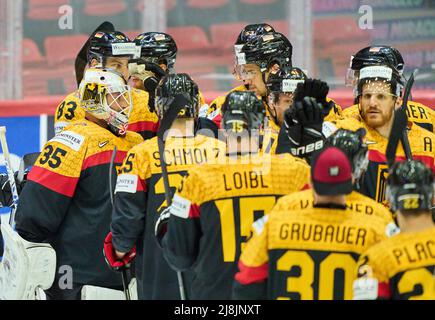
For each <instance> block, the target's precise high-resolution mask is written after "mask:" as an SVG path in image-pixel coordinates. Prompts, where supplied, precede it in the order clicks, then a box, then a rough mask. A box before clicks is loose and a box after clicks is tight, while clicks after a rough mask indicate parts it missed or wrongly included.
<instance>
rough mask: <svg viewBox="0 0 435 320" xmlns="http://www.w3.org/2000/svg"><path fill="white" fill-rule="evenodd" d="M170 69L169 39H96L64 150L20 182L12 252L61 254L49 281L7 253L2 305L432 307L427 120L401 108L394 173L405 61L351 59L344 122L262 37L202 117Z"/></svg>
mask: <svg viewBox="0 0 435 320" xmlns="http://www.w3.org/2000/svg"><path fill="white" fill-rule="evenodd" d="M176 54H177V46H176V43H175V41H174V40H173V38H172V37H171V36H170V35H168V34H165V33H161V32H146V33H142V34H140V35H138V36H137V37H136V38H135V39H134V40H130V39H128V37H127V36H125V35H124V34H123V33H122V32H119V31H113V30H98V31H96V32H94V33H93V34H92V35H91V37H90V39H89V41H88V47H87V64H86V67H85V68H84V70H82V74H83V76H82V79H78V80H79V83H78V85H79V87H78V90H77V91H75V92H73V93H71V94H70V95H68V96H67V97H66V98H65V99H64V100H63V101H62V102H61V103H60V104H59V106H58V107H57V110H56V113H55V132H56V135H55V137H54V138H53V139H51V140H50V141H48V142H47V143H46V144H45V146H44V147H43V150H42V151H41V153H40V155H39V157H38V158H37V159H36V161H35V163H34V164H33V166H32V167H31V169H30V171H29V172H28V174H27V176H26V179H25V180H23V181H22V182H21V181H18V184H19V191H20V194H19V201H18V207H17V210H16V214H15V221H14V223H15V230H16V233H17V234H16V239H18V240H16V241H18V242H19V241H22V242H23V243H24V244H26V245H24V246H23V247H25V248H30V249H26V250H31V248H32V246H29V243H31V244H33V247H38V246H37V245H35V244H42V243H43V244H44V245H43V246H42V245H41V246H40V247H39V250H41V253H40V254H38V255H39V256H40V257H43V256H47V257H49V256H50V255H49V254H48V253H47V252H49V250H51V251H53V249H54V251H55V258H53V257H52V256H51V257H52V258H47V259H46V260H44V263H45V265H44V266H45V269H44V270H52V274H53V276H52V277H51V278H50V281H48V282H47V281H46V279H47V274H48V273H49V272H48V271H47V272H45V273H44V274H42V272H41V274H38V273H36V272H34V270H37V268H36V267H35V266H36V265H37V264H38V263H42V262H41V261H39V262H34V263H33V264H32V262H30V263H29V264H28V266H29V269H27V270H24V271H23V270H22V269H23V268H21V269H20V268H18V267H17V266H15V268H16V269H20V270H21V274H15V275H13V273H14V272H16V269H15V271H14V261H13V259H12V258H11V257H12V256H13V251H14V248H13V246H12V245H11V244H9V245H10V246H11V247H9V248H8V242H6V243H5V254H4V257H3V262H2V266H0V291H3V292H1V293H0V296H3V297H12V298H15V299H16V298H27V299H35V297H37V296H39V294H38V290H36V288H37V287H38V286H39V287H40V288H42V289H44V291H45V295H46V297H47V299H112V298H114V297H121V298H123V292H122V291H125V292H126V291H128V292H130V294H131V295H132V297H137V298H138V299H144V300H151V299H221V300H224V299H255V300H257V299H308V300H312V299H314V300H325V299H326V300H330V299H334V300H341V299H435V222H434V220H433V219H434V218H433V206H434V199H435V198H434V186H435V185H434V170H435V162H434V161H435V160H434V159H435V135H434V132H435V111H434V110H432V109H431V108H429V107H427V106H424V105H422V104H420V103H418V102H415V101H411V99H409V100H408V101H407V103H406V105H404V108H405V109H406V115H407V125H406V128H402V129H403V134H401V139H400V142H399V143H398V146H397V150H396V152H395V154H394V156H393V159H392V161H390V159H389V157H388V156H387V155H386V150H387V146H388V145H389V143H391V141H392V136H393V134H394V131H395V130H402V129H398V128H395V127H393V122H394V119H395V115H396V114H398V112H399V111H400V110H402V111H403V109H402V103H403V100H404V99H402V98H403V92H404V88H405V86H406V83H407V80H406V78H405V76H404V74H403V70H404V61H403V58H402V56H401V54H400V52H399V51H398V50H397V49H395V48H393V47H390V46H369V47H365V48H362V49H361V50H360V51H358V52H357V53H355V55H353V56H352V57H351V58H350V66H349V70H348V72H347V74H346V75H345V78H346V84H347V85H349V86H352V87H353V90H354V98H355V102H354V103H355V104H354V105H353V106H348V107H347V108H345V109H342V108H341V107H340V106H339V105H338V104H337V103H335V102H334V101H333V100H332V99H330V98H329V97H328V92H329V87H328V85H327V83H325V82H324V81H321V80H319V79H312V78H308V77H307V75H306V74H305V73H304V72H303V71H302V69H301V68H297V67H295V66H293V65H292V45H291V43H290V42H289V40H288V39H287V38H286V37H285V36H284V35H283V34H281V33H279V32H275V30H274V28H273V26H270V25H268V24H264V23H261V24H251V25H247V26H246V27H245V28H244V29H243V30H242V31H241V32H240V34H239V36H238V38H237V40H236V43H235V45H234V72H233V74H234V77H235V78H236V79H237V80H238V81H240V86H238V87H236V88H234V89H232V90H231V91H230V92H228V94H227V95H225V96H220V97H217V98H216V99H215V100H213V101H212V102H211V103H210V105H208V104H206V103H205V102H204V98H203V96H202V94H201V92H200V91H199V88H198V86H197V84H196V83H195V82H194V80H192V78H191V77H190V76H189V75H188V74H186V73H176V72H175V69H174V68H175V62H176ZM76 72H77V70H76ZM405 100H406V99H405ZM395 110H397V111H395ZM408 144H409V149H410V150H411V155H410V154H409V152H406V149H407V148H406V146H407V145H408ZM1 179H2V181H1V187H2V190H1V192H0V202H1V203H2V204H3V205H10V204H11V190H10V188H8V185H9V184H8V183H7V177H6V176H2V177H1ZM4 227H5V226H4V225H3V226H2V230H5V229H4ZM33 250H34V249H33ZM44 250H46V251H44ZM47 250H48V251H47ZM26 252H27V253H26ZM28 252H30V251H25V252H24V253H23V254H24V255H26V254H28V255H29V257H30V256H31V255H30V253H28ZM32 256H33V257H34V256H35V254H33V255H32ZM31 259H32V258H31V257H30V258H29V261H30V260H31ZM39 260H43V259H39ZM6 262H8V264H9V267H8V268H6V267H5V265H6ZM47 266H51V267H47ZM64 266H69V267H70V268H71V270H72V277H71V278H68V279H69V280H70V282H69V283H67V282H68V281H66V280H65V279H66V277H65V273H64V272H63V271H62V270H65V269H64ZM32 268H33V269H32ZM31 269H32V270H33V271H32V270H31ZM42 269H43V268H41V270H42ZM26 272H27V274H30V272H33V273H32V276H31V277H30V276H29V277H27V276H26ZM12 275H13V276H12ZM23 279H24V280H23ZM128 284H129V290H128V289H127V287H128ZM6 289H7V291H8V293H7V294H6V293H5V292H6ZM20 290H21V291H20Z"/></svg>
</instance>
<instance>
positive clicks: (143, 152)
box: [111, 135, 226, 299]
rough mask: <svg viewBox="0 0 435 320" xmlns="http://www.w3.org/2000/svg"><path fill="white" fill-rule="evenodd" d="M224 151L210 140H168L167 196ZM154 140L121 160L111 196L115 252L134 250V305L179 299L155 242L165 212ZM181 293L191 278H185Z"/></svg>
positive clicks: (175, 284)
mask: <svg viewBox="0 0 435 320" xmlns="http://www.w3.org/2000/svg"><path fill="white" fill-rule="evenodd" d="M225 149H226V145H225V144H224V143H223V142H221V141H219V140H216V139H214V138H209V137H206V136H202V135H198V136H196V137H194V138H193V137H192V138H183V137H179V138H176V137H169V138H168V139H167V141H166V143H165V160H166V164H167V170H168V174H169V176H168V177H169V184H170V187H171V191H174V188H175V187H176V186H177V185H179V184H180V182H181V179H182V177H183V176H184V175H186V171H187V170H188V169H190V168H192V167H194V166H198V165H199V164H201V163H204V162H206V161H218V159H219V157H220V156H224V155H225ZM160 161H161V158H160V154H159V151H158V145H157V137H154V138H151V139H150V140H147V141H145V142H144V143H142V144H140V145H137V146H136V147H134V148H133V149H131V150H130V151H129V153H128V155H127V157H126V158H125V161H124V164H123V166H122V168H121V172H122V173H121V174H120V175H119V177H118V180H117V184H116V191H115V205H114V210H113V221H112V226H111V229H112V233H113V244H114V246H115V248H116V249H117V250H118V251H121V252H128V251H130V249H131V248H132V247H133V246H134V244H137V257H136V277H137V280H138V294H139V299H180V293H179V289H178V282H177V275H176V273H175V272H174V270H172V269H171V268H170V267H169V265H168V263H167V262H166V261H165V260H164V258H163V256H162V252H161V249H160V248H159V247H158V246H157V243H156V240H155V238H154V224H155V222H156V221H157V218H158V217H159V213H160V212H161V211H162V210H163V209H164V208H166V207H167V203H166V200H165V189H164V183H163V178H162V170H161V162H160ZM185 276H186V277H187V278H186V279H185V280H186V284H185V285H186V287H188V285H189V282H190V280H189V279H190V277H191V276H190V275H189V274H187V275H185Z"/></svg>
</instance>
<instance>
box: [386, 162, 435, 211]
mask: <svg viewBox="0 0 435 320" xmlns="http://www.w3.org/2000/svg"><path fill="white" fill-rule="evenodd" d="M386 197H387V200H388V201H389V202H390V206H391V209H392V210H393V211H396V210H405V211H420V210H430V209H431V208H432V206H433V197H434V175H433V173H432V171H431V169H429V168H428V167H427V166H426V165H425V164H424V163H423V162H421V161H418V160H411V161H402V162H396V163H395V164H394V165H393V166H392V167H391V169H390V172H389V175H388V179H387V192H386Z"/></svg>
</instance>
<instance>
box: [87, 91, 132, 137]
mask: <svg viewBox="0 0 435 320" xmlns="http://www.w3.org/2000/svg"><path fill="white" fill-rule="evenodd" d="M92 85H94V89H92V88H90V86H92ZM81 96H82V106H83V108H84V109H85V110H86V111H87V112H89V113H91V114H92V115H93V116H94V117H96V118H97V119H101V120H104V121H106V122H107V124H108V125H109V126H111V127H113V128H115V129H116V130H117V132H118V133H119V134H121V135H122V134H124V133H125V131H126V130H127V126H128V119H129V116H130V113H131V109H132V108H131V106H132V97H131V91H130V87H129V86H128V85H116V86H111V85H101V84H91V83H88V84H86V85H85V88H84V89H83V93H82V95H81ZM108 97H110V102H109V99H108ZM113 107H115V108H116V109H119V110H114V109H112V108H113Z"/></svg>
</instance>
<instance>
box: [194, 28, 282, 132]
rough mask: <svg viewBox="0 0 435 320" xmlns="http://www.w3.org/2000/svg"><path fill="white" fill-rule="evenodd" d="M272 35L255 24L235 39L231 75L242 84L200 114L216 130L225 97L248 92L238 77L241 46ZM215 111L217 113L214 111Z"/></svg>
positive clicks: (244, 82)
mask: <svg viewBox="0 0 435 320" xmlns="http://www.w3.org/2000/svg"><path fill="white" fill-rule="evenodd" d="M271 32H272V33H273V32H275V29H274V28H273V27H272V26H271V25H269V24H267V23H255V24H248V25H246V26H245V27H244V28H243V29H242V31H240V33H239V36H238V37H237V39H236V42H235V44H234V70H233V75H234V77H235V79H236V80H238V81H243V84H241V85H239V86H237V87H235V88H233V89H231V90H230V91H229V92H227V93H226V94H225V95H222V96H219V97H217V98H215V99H214V100H213V101H212V102H211V103H210V106H209V107H208V108H207V110H205V113H204V114H202V113H201V112H200V117H208V118H209V119H212V120H213V121H214V122H215V124H216V125H217V127H218V128H220V121H221V118H222V115H221V114H220V109H221V107H222V104H223V103H224V101H225V98H226V96H227V95H228V94H229V93H230V92H232V91H247V90H249V84H248V82H247V81H246V80H243V79H242V77H241V75H240V67H239V65H238V63H237V54H238V53H239V52H240V50H241V49H242V47H243V45H244V44H246V43H247V42H248V41H251V40H252V39H254V38H256V37H258V36H261V35H264V34H266V33H271ZM216 110H217V111H216Z"/></svg>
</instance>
